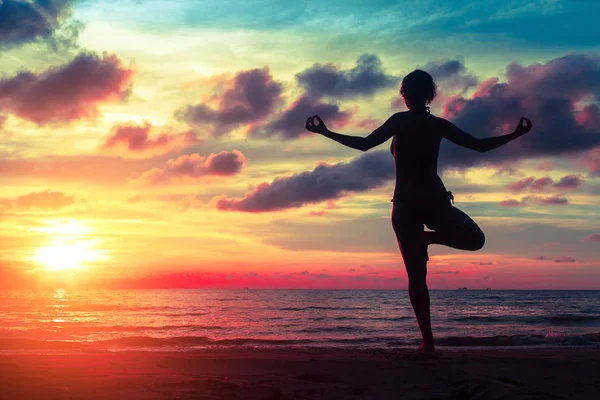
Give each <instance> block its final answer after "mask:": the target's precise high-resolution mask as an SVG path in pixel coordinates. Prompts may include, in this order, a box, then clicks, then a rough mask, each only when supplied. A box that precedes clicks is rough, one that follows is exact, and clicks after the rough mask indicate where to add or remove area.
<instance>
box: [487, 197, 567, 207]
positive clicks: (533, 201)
mask: <svg viewBox="0 0 600 400" xmlns="http://www.w3.org/2000/svg"><path fill="white" fill-rule="evenodd" d="M568 203H569V200H568V199H567V198H566V197H563V196H559V195H552V196H546V197H542V196H525V197H523V198H522V199H521V200H520V201H519V200H517V199H508V200H503V201H501V202H500V203H498V204H499V205H500V206H502V207H522V206H525V205H565V204H568Z"/></svg>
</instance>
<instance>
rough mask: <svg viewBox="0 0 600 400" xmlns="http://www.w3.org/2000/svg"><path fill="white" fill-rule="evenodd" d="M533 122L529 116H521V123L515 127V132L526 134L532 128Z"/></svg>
mask: <svg viewBox="0 0 600 400" xmlns="http://www.w3.org/2000/svg"><path fill="white" fill-rule="evenodd" d="M532 127H533V124H532V123H531V121H530V120H529V119H528V118H525V117H521V119H520V120H519V124H518V125H517V129H515V133H516V134H517V135H519V136H521V135H524V134H526V133H527V132H529V131H530V130H531V128H532Z"/></svg>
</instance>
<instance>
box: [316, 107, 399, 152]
mask: <svg viewBox="0 0 600 400" xmlns="http://www.w3.org/2000/svg"><path fill="white" fill-rule="evenodd" d="M399 118H400V114H399V113H396V114H394V115H392V116H391V117H390V118H388V119H387V121H385V122H384V123H383V125H381V126H380V127H379V128H377V129H375V130H374V131H373V132H371V133H370V134H369V135H368V136H367V137H361V136H350V135H343V134H341V133H336V132H333V131H330V130H329V129H327V126H326V125H325V123H324V122H323V120H322V119H321V118H320V117H319V116H318V115H313V116H312V117H308V119H307V120H306V129H307V130H309V131H311V132H315V133H319V134H321V135H323V136H325V137H328V138H329V139H331V140H335V141H336V142H338V143H340V144H343V145H344V146H347V147H350V148H353V149H356V150H360V151H367V150H369V149H372V148H373V147H376V146H379V145H380V144H381V143H383V142H385V141H386V140H388V139H389V138H391V137H392V136H394V134H395V133H397V132H398V125H399ZM315 119H316V120H317V124H315V123H314V120H315Z"/></svg>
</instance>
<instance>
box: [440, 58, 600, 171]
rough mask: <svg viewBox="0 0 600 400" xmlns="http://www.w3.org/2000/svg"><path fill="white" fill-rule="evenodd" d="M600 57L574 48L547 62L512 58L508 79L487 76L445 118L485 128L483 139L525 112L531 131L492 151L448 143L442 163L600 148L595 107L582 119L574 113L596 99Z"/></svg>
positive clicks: (471, 128)
mask: <svg viewBox="0 0 600 400" xmlns="http://www.w3.org/2000/svg"><path fill="white" fill-rule="evenodd" d="M599 61H600V58H599V57H598V56H597V55H595V54H576V53H572V54H567V55H565V56H563V57H557V58H554V59H552V60H549V61H547V62H545V63H543V64H538V63H534V64H530V65H521V64H519V63H512V64H510V65H508V66H507V68H506V76H507V79H506V81H505V82H500V80H499V79H497V78H491V79H487V80H485V81H483V82H482V83H481V84H480V85H479V87H478V88H477V89H476V91H475V93H474V95H473V96H472V97H471V98H467V97H463V96H457V97H454V98H451V99H449V100H447V101H446V103H445V104H444V107H443V114H442V115H443V117H444V118H448V119H450V120H452V122H453V123H455V124H456V125H457V126H459V127H460V128H461V129H464V130H466V131H467V132H482V133H484V136H483V137H482V138H485V137H490V136H496V135H498V134H501V133H507V132H510V130H512V129H514V128H515V126H516V125H517V122H518V121H519V118H520V117H521V116H526V117H529V118H530V119H531V120H532V121H533V131H532V132H531V133H530V134H527V135H525V136H523V137H521V138H519V139H518V140H516V141H515V142H514V143H511V144H509V145H507V146H506V148H505V149H498V150H496V151H493V152H490V153H489V154H488V153H486V154H480V153H475V152H467V151H465V149H462V148H460V147H459V146H451V147H448V148H446V149H444V151H443V153H441V155H440V166H441V167H442V168H444V169H445V168H448V167H457V166H461V165H462V166H473V165H480V164H481V163H484V162H489V161H490V160H492V161H509V160H511V161H514V160H522V159H527V158H538V157H555V156H558V155H573V156H577V155H581V154H583V153H585V152H586V151H589V150H591V149H595V148H598V147H599V146H600V130H598V129H595V127H594V124H595V123H594V122H593V121H594V120H593V119H592V118H590V117H589V115H590V113H595V111H592V110H595V108H593V107H592V108H588V109H586V112H587V113H586V114H585V115H586V117H585V118H583V117H581V118H580V120H579V122H578V121H577V120H576V117H577V114H578V112H579V111H580V110H579V108H578V107H580V104H582V103H583V102H584V101H588V100H589V99H591V98H597V93H599V90H600V79H598V77H599V76H600V62H599ZM594 115H595V114H594ZM582 124H583V125H582ZM596 165H598V164H596Z"/></svg>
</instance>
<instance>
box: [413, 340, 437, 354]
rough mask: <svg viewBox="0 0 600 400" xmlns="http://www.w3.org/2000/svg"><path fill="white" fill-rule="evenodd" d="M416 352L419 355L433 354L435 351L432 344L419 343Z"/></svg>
mask: <svg viewBox="0 0 600 400" xmlns="http://www.w3.org/2000/svg"><path fill="white" fill-rule="evenodd" d="M417 351H419V352H421V353H433V352H434V351H435V346H434V345H433V343H425V342H424V341H423V342H421V345H420V346H419V347H418V348H417Z"/></svg>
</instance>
